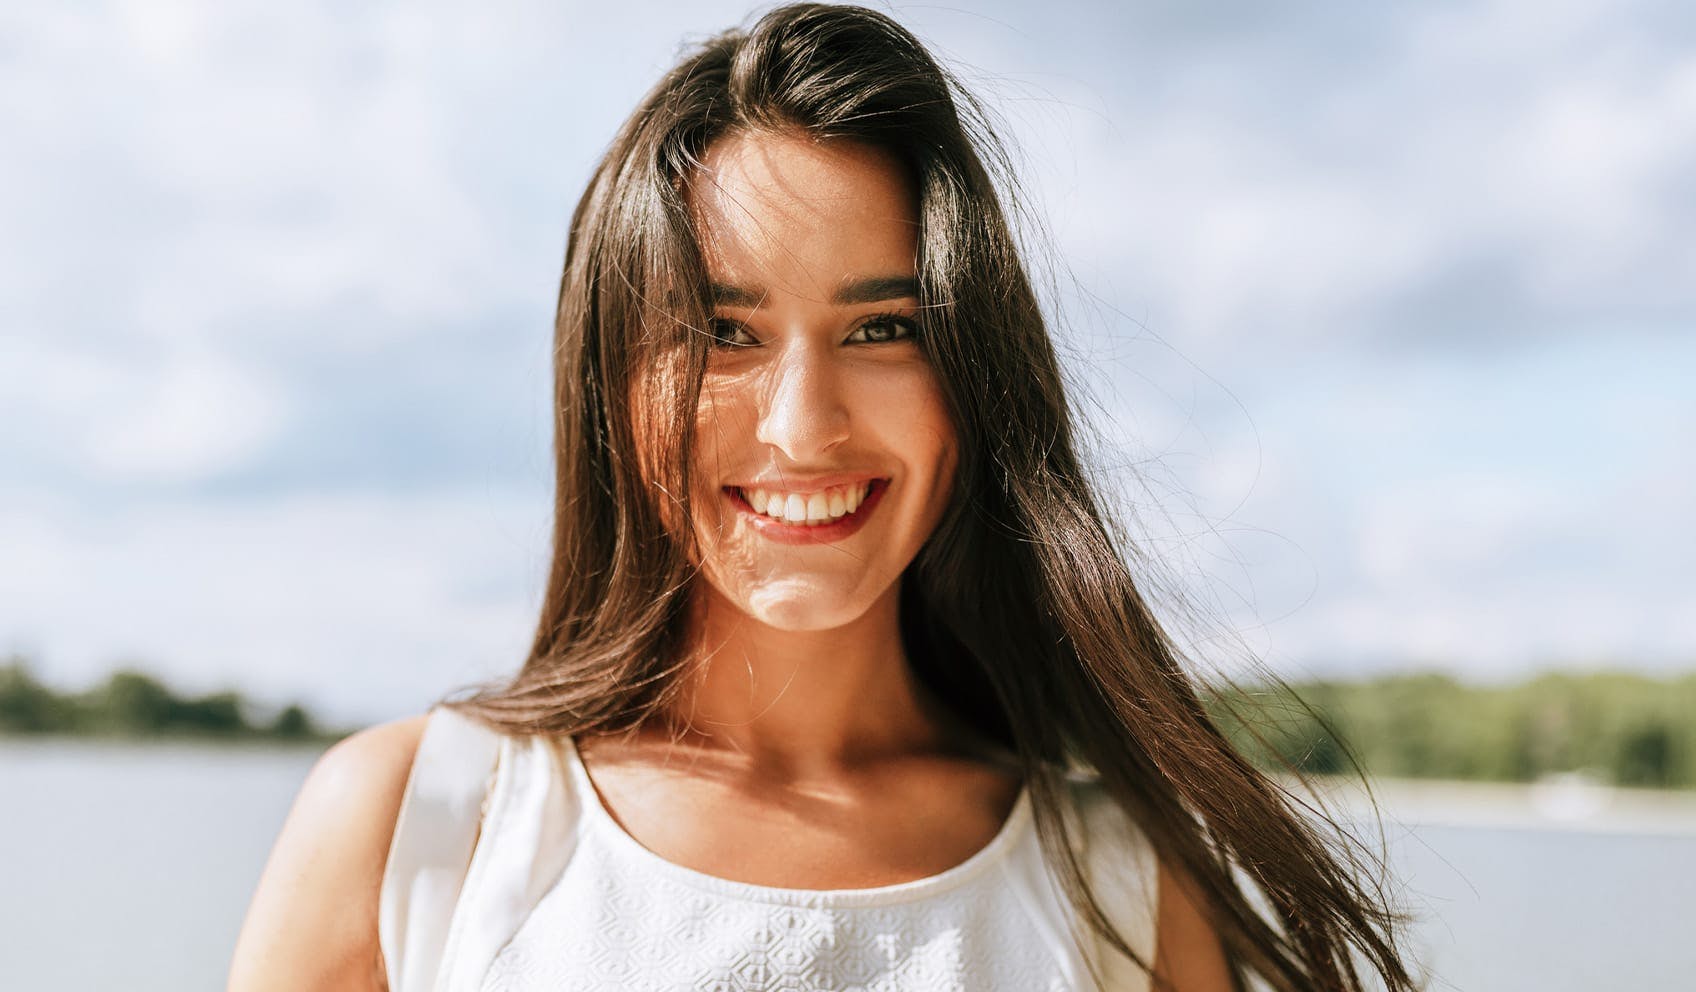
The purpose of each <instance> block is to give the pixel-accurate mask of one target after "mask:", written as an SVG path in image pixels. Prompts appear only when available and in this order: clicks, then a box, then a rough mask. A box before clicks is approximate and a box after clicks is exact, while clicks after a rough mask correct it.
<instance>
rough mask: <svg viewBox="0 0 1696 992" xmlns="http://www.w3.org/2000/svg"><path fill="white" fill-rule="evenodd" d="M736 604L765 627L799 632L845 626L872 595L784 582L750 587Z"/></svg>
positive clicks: (862, 610)
mask: <svg viewBox="0 0 1696 992" xmlns="http://www.w3.org/2000/svg"><path fill="white" fill-rule="evenodd" d="M738 605H740V606H741V608H742V611H743V612H744V613H746V614H748V616H750V617H751V618H753V619H755V620H758V621H759V622H760V623H763V624H765V625H766V626H768V627H772V628H775V629H777V630H787V631H793V632H795V633H802V632H806V631H817V630H835V629H836V628H838V627H845V626H847V625H848V624H851V623H853V622H854V621H855V620H858V619H859V618H860V617H862V616H864V615H865V613H866V611H867V610H869V609H870V608H871V605H872V599H871V598H870V597H861V596H852V595H839V594H836V593H834V592H832V591H831V590H828V589H820V588H817V587H816V586H811V585H809V586H806V587H804V588H796V587H794V586H791V585H789V584H787V583H785V584H783V585H782V586H781V587H779V588H775V589H774V588H763V589H757V590H753V591H752V592H751V593H749V595H748V596H747V598H746V599H744V600H743V601H742V602H741V603H740V604H738Z"/></svg>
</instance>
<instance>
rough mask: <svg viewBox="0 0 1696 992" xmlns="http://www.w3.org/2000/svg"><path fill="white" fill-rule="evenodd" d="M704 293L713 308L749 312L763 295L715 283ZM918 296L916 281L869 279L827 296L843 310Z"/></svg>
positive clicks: (903, 277)
mask: <svg viewBox="0 0 1696 992" xmlns="http://www.w3.org/2000/svg"><path fill="white" fill-rule="evenodd" d="M707 292H708V293H709V294H710V296H711V299H712V301H713V304H714V305H715V306H721V307H743V308H746V309H749V310H752V309H754V308H756V307H758V306H759V305H760V303H761V301H763V300H764V299H765V297H766V294H765V293H764V292H759V291H756V290H752V289H746V288H744V287H742V286H727V285H725V284H723V283H717V282H715V283H713V284H711V285H710V286H708V287H707ZM918 295H919V281H918V280H917V279H915V278H913V277H912V276H872V277H871V278H869V279H856V280H855V281H853V282H849V283H844V284H843V285H842V286H841V287H840V288H839V289H837V291H836V292H835V293H832V294H831V297H830V302H831V303H832V304H834V305H836V306H839V307H847V306H854V305H856V304H860V303H881V302H883V301H884V300H899V299H904V298H906V297H912V298H914V299H917V298H918Z"/></svg>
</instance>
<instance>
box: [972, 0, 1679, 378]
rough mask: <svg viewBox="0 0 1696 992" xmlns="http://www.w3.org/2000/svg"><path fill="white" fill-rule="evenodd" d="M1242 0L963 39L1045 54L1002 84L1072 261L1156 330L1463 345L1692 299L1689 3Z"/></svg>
mask: <svg viewBox="0 0 1696 992" xmlns="http://www.w3.org/2000/svg"><path fill="white" fill-rule="evenodd" d="M1242 14H1243V16H1241V17H1236V16H1217V13H1216V12H1215V14H1214V16H1212V17H1211V19H1210V20H1208V21H1206V22H1205V23H1203V22H1199V21H1191V20H1190V19H1188V18H1187V17H1177V15H1175V14H1174V12H1173V11H1171V10H1169V9H1168V8H1166V7H1165V6H1163V5H1137V7H1136V9H1135V11H1134V12H1133V11H1130V10H1127V11H1122V12H1120V13H1119V14H1118V15H1117V17H1118V18H1119V19H1120V20H1119V23H1117V24H1115V25H1114V26H1113V27H1111V28H1107V27H1101V28H1097V29H1095V30H1089V31H1082V30H1079V28H1080V25H1078V24H1077V23H1075V20H1076V18H1075V16H1074V17H1073V18H1071V19H1068V18H1067V17H1064V16H1060V17H1056V18H1054V19H1053V22H1052V26H1049V27H1047V28H1046V29H1045V28H1043V27H1041V26H1037V25H1034V24H1033V22H1022V24H1021V26H1023V27H1029V28H1030V31H1031V33H1032V34H1033V35H1034V36H1035V39H1037V40H1040V41H1042V42H1044V43H1045V44H1043V45H1041V46H1021V45H1020V44H1018V42H1022V41H1029V40H1032V38H1027V37H1021V34H1022V32H1019V31H1016V30H1008V29H1002V30H996V29H995V28H993V27H986V28H983V29H982V30H980V31H979V32H978V33H977V35H976V37H977V39H978V45H977V46H976V47H974V48H973V49H972V52H973V55H974V60H975V61H978V62H980V63H983V64H987V65H991V66H996V65H1022V66H1023V67H1026V68H1027V69H1029V70H1030V72H1029V73H1028V74H1027V75H1026V76H1014V77H1013V78H1010V79H1004V80H1002V81H1001V82H1000V83H999V84H998V86H999V88H1000V89H1001V90H1002V91H1003V92H1004V93H1005V95H1006V96H1008V97H1010V99H1009V100H1007V101H1006V102H1005V104H1004V106H1006V107H1007V108H1008V110H1009V113H1010V117H1011V119H1012V120H1013V121H1014V123H1015V124H1016V127H1017V130H1018V132H1019V134H1018V136H1019V139H1020V144H1021V145H1022V146H1023V147H1024V149H1025V151H1026V153H1027V157H1028V160H1029V164H1030V165H1031V166H1032V167H1033V171H1034V172H1035V173H1036V174H1038V175H1039V176H1040V182H1039V183H1037V184H1036V185H1037V186H1038V188H1039V189H1041V190H1042V191H1043V196H1044V198H1045V200H1046V202H1045V203H1044V204H1043V206H1044V208H1045V209H1046V211H1047V212H1048V213H1049V214H1050V215H1051V216H1052V217H1053V218H1054V222H1053V225H1052V226H1053V230H1054V232H1055V235H1056V241H1057V243H1058V245H1059V247H1060V248H1061V249H1062V251H1063V252H1064V253H1065V255H1066V258H1067V260H1068V261H1069V262H1071V263H1072V264H1073V265H1074V267H1076V268H1079V270H1080V271H1081V272H1082V273H1083V274H1084V275H1085V276H1086V281H1088V282H1090V283H1092V284H1094V285H1097V286H1102V285H1106V286H1107V287H1108V288H1109V293H1110V295H1111V296H1113V297H1114V298H1115V299H1117V300H1120V301H1126V303H1125V306H1126V307H1127V308H1128V309H1129V310H1131V311H1132V312H1134V313H1137V314H1138V315H1139V316H1143V317H1145V318H1146V320H1147V322H1148V323H1150V324H1151V325H1152V326H1153V327H1154V328H1155V329H1156V330H1157V331H1159V332H1160V333H1161V334H1162V335H1164V336H1166V337H1168V338H1169V339H1171V340H1174V341H1177V342H1180V343H1182V344H1183V345H1184V346H1185V347H1186V348H1189V349H1191V350H1192V352H1193V353H1194V354H1196V355H1197V356H1198V357H1207V358H1209V359H1215V358H1219V359H1224V358H1228V356H1230V355H1231V354H1234V353H1241V352H1243V351H1245V350H1247V351H1250V352H1252V353H1254V354H1256V355H1261V354H1264V353H1265V352H1267V351H1269V350H1272V349H1277V348H1289V347H1309V346H1317V345H1330V346H1342V347H1361V348H1383V347H1388V348H1390V349H1392V350H1393V351H1398V352H1401V351H1406V350H1408V349H1413V350H1431V349H1435V350H1439V351H1447V352H1452V351H1455V350H1456V349H1474V350H1476V349H1480V348H1482V349H1490V348H1495V347H1527V346H1532V347H1535V346H1536V345H1537V344H1538V343H1539V342H1542V341H1546V340H1548V339H1550V338H1551V337H1556V336H1570V335H1573V334H1580V333H1596V332H1599V331H1604V330H1605V331H1607V332H1610V333H1620V332H1629V333H1657V334H1665V333H1669V332H1671V331H1674V330H1675V329H1676V328H1678V327H1680V326H1683V324H1684V323H1686V322H1687V318H1688V315H1689V314H1690V313H1691V311H1692V310H1693V309H1696V244H1692V242H1691V239H1690V238H1688V237H1687V236H1686V232H1687V231H1688V230H1690V228H1691V227H1692V225H1693V224H1696V195H1692V194H1693V193H1696V179H1692V178H1691V177H1692V176H1696V59H1693V58H1692V57H1691V55H1690V53H1689V49H1688V48H1687V47H1684V46H1679V45H1676V44H1672V43H1670V42H1669V37H1676V36H1677V34H1676V32H1670V33H1669V32H1668V31H1666V30H1657V28H1662V29H1665V28H1666V27H1667V25H1666V24H1665V22H1666V21H1668V20H1670V19H1672V18H1675V17H1680V18H1683V21H1684V23H1683V25H1682V28H1683V30H1685V31H1688V28H1689V23H1688V21H1689V18H1688V17H1687V16H1685V15H1682V14H1679V13H1677V9H1676V8H1674V7H1672V6H1671V5H1667V4H1663V3H1654V2H1646V0H1645V2H1636V3H1630V4H1626V5H1624V7H1621V5H1619V4H1601V3H1591V2H1568V3H1560V4H1555V5H1553V8H1551V7H1549V6H1548V5H1527V4H1525V3H1523V2H1518V0H1499V2H1496V3H1491V4H1485V5H1467V6H1465V7H1464V8H1456V7H1444V6H1427V7H1421V8H1416V9H1412V10H1408V11H1402V12H1394V11H1390V10H1387V9H1382V10H1380V9H1374V10H1371V11H1367V10H1361V11H1355V12H1352V13H1351V15H1350V16H1346V17H1337V16H1336V12H1335V11H1334V10H1333V9H1326V8H1320V7H1317V6H1315V7H1306V8H1296V9H1281V10H1280V13H1279V15H1278V17H1277V18H1276V19H1275V20H1276V23H1275V24H1274V25H1267V24H1266V23H1265V22H1266V21H1267V20H1268V17H1267V16H1266V15H1264V14H1262V15H1256V14H1254V13H1252V12H1249V11H1246V10H1245V11H1243V12H1242ZM1009 16H1010V15H1009ZM1262 28H1265V30H1262ZM1251 29H1252V30H1251ZM1045 30H1046V32H1048V33H1044V32H1045ZM1174 31H1179V32H1181V34H1180V36H1179V37H1176V38H1174V37H1173V32H1174ZM1056 32H1064V33H1065V34H1066V35H1067V36H1068V37H1070V38H1075V41H1076V44H1075V49H1076V50H1075V52H1074V53H1073V58H1072V59H1071V60H1070V61H1068V62H1067V63H1066V65H1065V67H1064V69H1063V70H1062V69H1057V68H1056V64H1055V63H1053V62H1051V61H1048V59H1049V57H1050V53H1051V52H1052V51H1055V50H1057V49H1058V48H1059V46H1060V45H1061V41H1060V40H1058V38H1057V37H1056V34H1055V33H1056Z"/></svg>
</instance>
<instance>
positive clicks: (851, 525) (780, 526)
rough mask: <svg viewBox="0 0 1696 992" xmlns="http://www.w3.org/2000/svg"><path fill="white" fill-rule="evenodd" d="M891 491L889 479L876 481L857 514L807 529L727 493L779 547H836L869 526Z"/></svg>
mask: <svg viewBox="0 0 1696 992" xmlns="http://www.w3.org/2000/svg"><path fill="white" fill-rule="evenodd" d="M888 488H889V480H888V479H875V480H873V481H872V484H871V488H870V489H869V490H867V492H866V498H865V499H863V500H861V501H860V505H859V506H857V507H855V508H854V512H853V513H850V514H848V515H847V516H845V517H842V518H840V519H837V520H832V521H831V522H830V523H828V524H819V525H817V526H815V527H807V526H805V525H803V524H792V523H788V522H787V521H783V520H776V519H774V518H772V517H768V516H766V515H765V514H763V513H760V512H758V511H756V510H755V509H754V508H753V506H751V505H750V504H749V503H748V501H747V500H745V499H743V498H742V496H741V494H740V493H739V492H738V491H737V490H735V489H726V490H725V491H724V496H725V498H726V499H728V500H730V502H731V504H732V505H734V506H735V507H736V508H737V509H738V510H740V511H742V512H743V513H745V514H747V515H748V516H749V517H751V518H753V519H752V520H751V521H750V522H751V523H752V524H753V527H754V530H756V531H758V532H759V534H760V536H761V537H765V538H770V539H771V540H773V541H776V542H777V543H779V544H833V543H835V542H837V541H841V540H843V539H844V538H847V537H850V536H852V535H853V534H854V532H856V531H858V530H859V529H860V528H861V527H864V526H865V525H866V518H867V517H870V516H871V515H872V511H873V510H875V509H877V504H878V503H879V501H881V500H882V499H883V491H884V490H885V489H888Z"/></svg>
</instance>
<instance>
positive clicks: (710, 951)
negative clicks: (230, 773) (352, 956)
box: [379, 709, 1157, 992]
mask: <svg viewBox="0 0 1696 992" xmlns="http://www.w3.org/2000/svg"><path fill="white" fill-rule="evenodd" d="M479 751H481V752H482V753H480V754H479V753H478V752H479ZM490 763H492V764H493V773H492V776H491V775H489V774H487V773H485V774H483V775H481V776H478V775H468V774H467V771H466V770H467V769H477V768H483V769H487V768H488V767H489V765H490ZM485 786H486V787H487V791H486V793H485V792H484V789H485ZM478 794H484V795H485V796H486V800H487V801H486V803H484V808H483V811H482V816H481V822H480V824H479V823H477V822H471V823H469V824H468V823H466V822H465V821H466V820H467V819H473V818H469V817H466V816H465V815H463V813H462V814H460V815H458V816H456V817H444V816H442V815H440V813H441V811H443V810H462V811H463V810H465V809H466V808H467V807H468V805H470V804H468V803H467V801H466V799H467V797H468V796H475V795H478ZM1077 798H1078V800H1079V802H1078V806H1077V810H1076V811H1077V813H1078V814H1079V815H1080V816H1081V821H1080V823H1081V825H1082V826H1083V828H1084V830H1083V832H1082V835H1083V836H1085V837H1087V838H1088V841H1089V846H1088V847H1087V848H1086V850H1085V851H1084V855H1085V863H1086V864H1087V865H1088V866H1089V870H1090V871H1091V873H1092V882H1093V883H1094V884H1095V885H1096V887H1097V894H1098V897H1099V898H1101V899H1102V901H1103V902H1104V903H1105V905H1104V907H1103V908H1104V909H1106V910H1107V911H1108V913H1109V916H1110V918H1112V919H1113V920H1114V922H1115V923H1116V925H1117V926H1118V927H1119V929H1120V931H1121V933H1122V934H1123V935H1124V936H1125V937H1126V939H1127V940H1129V941H1130V943H1131V946H1132V947H1134V948H1136V949H1137V951H1138V952H1139V953H1140V954H1142V955H1143V957H1144V959H1145V960H1148V959H1150V958H1151V957H1152V955H1153V947H1154V910H1155V902H1154V899H1155V897H1156V895H1157V893H1156V889H1155V863H1154V860H1153V856H1152V852H1151V851H1150V849H1149V848H1148V846H1147V843H1146V841H1145V840H1144V839H1143V837H1142V835H1141V833H1140V831H1137V830H1136V828H1135V827H1134V825H1133V824H1131V822H1130V821H1129V819H1128V818H1126V817H1124V816H1123V815H1122V814H1120V813H1119V812H1118V810H1117V808H1116V807H1114V806H1113V805H1112V804H1111V803H1109V802H1106V801H1105V798H1104V797H1102V796H1099V795H1097V794H1095V790H1093V789H1092V788H1091V787H1089V786H1088V785H1087V784H1080V785H1079V786H1078V787H1077ZM470 808H472V809H475V808H476V807H475V806H470ZM425 810H430V811H432V812H434V813H436V814H437V815H434V816H431V815H428V814H426V813H424V811H425ZM450 821H454V822H450ZM479 827H480V829H479ZM454 851H457V852H458V853H457V856H456V855H455V854H453V853H450V852H454ZM420 852H427V853H420ZM423 877H428V878H430V879H431V884H430V885H428V886H421V885H420V884H419V881H418V880H419V879H420V878H423ZM444 879H446V880H448V881H447V882H444ZM454 880H457V882H458V884H457V891H452V890H454V889H455V885H454V884H452V883H453V882H454ZM380 916H381V918H380V921H379V930H380V935H381V937H382V945H383V954H384V961H385V966H386V967H387V969H388V976H389V988H390V989H391V990H394V992H426V990H432V992H460V990H465V992H470V990H477V992H541V990H544V989H545V990H548V992H615V990H616V992H650V990H651V992H685V990H689V992H694V990H708V992H827V990H828V992H943V990H949V992H954V990H972V992H1003V990H1004V992H1072V990H1085V989H1091V988H1094V985H1093V984H1092V983H1091V980H1090V977H1089V976H1090V972H1089V969H1088V965H1087V964H1086V956H1087V958H1088V959H1089V960H1093V961H1095V962H1096V963H1097V964H1098V966H1099V967H1101V968H1102V969H1104V974H1105V976H1106V987H1108V988H1111V989H1113V990H1115V992H1118V990H1126V992H1145V990H1146V989H1147V988H1148V980H1147V976H1146V975H1144V974H1143V973H1142V971H1141V969H1139V968H1137V967H1136V966H1135V965H1134V964H1132V963H1131V962H1129V961H1128V960H1126V959H1124V958H1123V957H1122V956H1120V955H1118V954H1116V953H1113V952H1111V951H1110V950H1109V949H1107V948H1105V947H1103V946H1100V945H1098V944H1096V943H1095V942H1093V941H1090V942H1086V946H1085V948H1084V949H1080V948H1079V947H1078V945H1077V942H1076V941H1075V940H1074V939H1073V937H1072V928H1073V927H1074V926H1075V925H1077V924H1075V923H1074V916H1075V914H1074V912H1073V910H1072V909H1071V907H1070V906H1069V904H1068V903H1067V902H1066V900H1065V898H1064V896H1063V895H1062V893H1061V890H1060V888H1059V886H1058V884H1057V883H1056V882H1055V880H1054V878H1053V876H1052V874H1051V873H1050V872H1049V871H1048V869H1047V867H1046V865H1045V864H1044V861H1043V858H1042V853H1041V847H1040V845H1039V844H1038V843H1037V835H1036V830H1035V828H1034V823H1033V818H1032V815H1031V810H1030V802H1029V797H1028V796H1026V795H1024V794H1021V795H1020V797H1019V800H1018V802H1017V803H1016V804H1015V806H1014V808H1013V812H1012V814H1011V815H1010V816H1009V817H1008V819H1007V822H1006V823H1005V824H1004V825H1003V826H1002V828H1001V830H1000V832H999V833H998V834H997V835H996V837H995V838H994V839H993V840H992V841H990V843H989V844H988V845H987V846H985V847H984V848H983V849H982V850H980V851H978V852H977V853H976V854H974V855H972V857H970V858H969V859H967V860H966V861H964V862H962V863H961V864H959V865H956V866H954V867H953V868H950V869H948V870H947V871H944V872H942V873H940V874H937V875H932V876H930V877H928V878H924V879H920V880H918V881H914V882H907V883H903V884H900V885H893V886H883V887H880V888H873V889H838V890H829V891H819V890H806V889H779V888H771V887H766V886H756V885H749V884H745V883H741V882H734V881H730V880H727V879H721V878H716V877H713V876H710V875H706V874H703V873H700V872H696V871H693V870H691V869H688V868H685V867H683V866H680V865H676V864H672V863H671V862H668V861H666V860H664V859H663V858H660V857H659V856H658V855H656V854H654V853H653V852H651V851H648V850H647V849H646V848H643V847H642V846H641V845H640V844H638V843H637V842H636V841H635V840H634V839H633V838H631V837H630V836H629V835H628V834H627V833H625V832H624V830H623V829H622V828H620V827H619V826H618V825H617V823H615V822H614V821H613V820H612V818H611V816H609V815H608V814H607V812H606V810H605V809H604V808H603V807H602V806H601V804H600V801H599V799H598V798H597V797H596V795H595V793H594V791H593V788H592V786H591V785H590V783H589V779H588V775H587V773H586V772H585V771H584V770H583V765H582V762H581V761H580V760H579V759H578V757H577V754H576V749H575V748H574V747H573V746H572V744H571V741H570V740H569V739H559V740H543V739H536V738H531V739H516V738H506V737H500V736H498V735H495V734H494V733H492V732H491V731H489V730H487V729H486V728H483V727H481V726H480V725H478V724H475V723H474V722H472V721H470V720H468V719H466V718H464V717H461V716H459V715H458V714H455V713H453V712H452V711H450V710H440V709H439V710H436V711H435V712H434V713H432V714H431V717H430V720H429V722H428V723H427V725H426V729H425V735H424V740H423V741H422V742H421V744H420V747H419V755H418V758H417V760H416V761H415V762H414V766H413V772H412V777H411V779H410V780H409V782H408V785H407V796H406V800H405V802H404V804H403V806H402V814H401V818H400V820H399V821H397V827H396V836H395V841H394V843H393V846H392V847H391V849H390V855H389V865H388V870H387V871H386V872H385V875H384V880H383V899H382V912H381V914H380ZM1080 932H1082V931H1081V930H1080ZM444 933H445V937H444V936H443V935H444Z"/></svg>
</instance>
